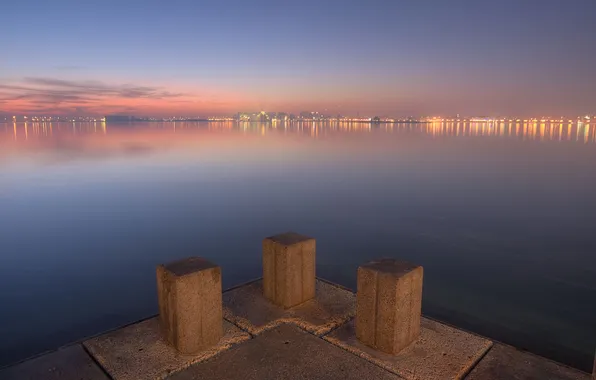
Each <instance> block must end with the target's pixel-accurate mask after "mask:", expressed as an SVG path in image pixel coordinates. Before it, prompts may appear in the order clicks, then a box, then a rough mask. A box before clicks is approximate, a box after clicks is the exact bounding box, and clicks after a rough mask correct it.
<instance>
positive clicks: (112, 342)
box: [83, 317, 250, 380]
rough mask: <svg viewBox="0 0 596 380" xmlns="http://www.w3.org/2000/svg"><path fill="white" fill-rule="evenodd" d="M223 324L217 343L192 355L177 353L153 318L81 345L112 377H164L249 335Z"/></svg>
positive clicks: (117, 379) (118, 379)
mask: <svg viewBox="0 0 596 380" xmlns="http://www.w3.org/2000/svg"><path fill="white" fill-rule="evenodd" d="M223 327H224V336H223V338H222V339H221V340H220V341H219V343H218V344H217V345H215V346H213V347H211V348H209V349H206V350H205V351H202V352H199V353H197V354H192V355H184V354H181V353H179V352H178V351H176V349H175V348H173V347H172V346H170V345H168V344H167V343H166V342H165V341H164V340H163V339H162V338H161V335H160V333H159V321H158V319H157V317H155V318H151V319H148V320H146V321H143V322H139V323H136V324H133V325H130V326H127V327H124V328H121V329H119V330H115V331H112V332H109V333H107V334H104V335H101V336H99V337H96V338H93V339H89V340H87V341H85V342H84V343H83V344H84V345H85V347H86V348H87V350H89V352H90V353H91V354H92V355H93V357H94V358H95V360H97V361H98V362H99V363H100V364H101V366H102V367H103V368H104V369H105V370H106V371H107V372H108V373H109V374H110V376H112V378H113V379H114V380H138V379H164V378H166V377H167V376H169V375H170V374H172V373H175V372H177V371H180V370H182V369H184V368H187V367H188V366H190V365H192V364H194V363H198V362H200V361H202V360H206V359H208V358H210V357H212V356H214V355H217V354H218V353H220V352H222V351H225V350H227V349H229V348H230V347H232V346H233V345H234V344H238V343H240V342H243V341H246V340H248V339H250V335H249V334H247V333H246V332H244V331H242V330H240V329H239V328H237V327H236V326H234V325H232V324H231V323H229V322H227V321H224V323H223Z"/></svg>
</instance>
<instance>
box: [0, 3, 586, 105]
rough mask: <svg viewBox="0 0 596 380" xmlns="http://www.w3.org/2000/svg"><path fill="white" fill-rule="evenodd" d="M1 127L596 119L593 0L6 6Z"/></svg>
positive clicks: (0, 30)
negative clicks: (278, 118) (242, 116)
mask: <svg viewBox="0 0 596 380" xmlns="http://www.w3.org/2000/svg"><path fill="white" fill-rule="evenodd" d="M1 13H2V22H1V23H0V36H1V37H0V52H2V53H1V57H0V114H4V115H12V114H69V115H74V114H80V115H105V114H112V113H121V114H132V115H137V116H145V115H147V116H168V115H185V116H190V115H201V116H209V115H224V114H231V113H235V112H238V111H258V110H266V111H287V112H300V111H302V110H317V111H320V112H327V113H329V114H338V113H340V114H344V115H355V114H357V113H360V114H362V115H364V114H367V115H371V114H375V115H380V116H406V115H438V114H441V115H452V114H456V113H460V114H465V115H511V114H515V115H520V116H524V115H552V116H555V115H556V116H559V115H565V116H567V115H570V116H571V115H576V114H586V113H591V114H594V113H596V70H595V67H596V1H594V0H500V1H481V0H467V1H464V0H451V1H446V0H418V1H406V0H400V1H398V0H394V1H377V0H368V1H355V0H337V1H336V0H304V1H291V0H288V1H246V0H220V1H202V0H192V1H191V0H170V1H152V0H146V1H138V0H126V1H122V0H119V1H113V0H105V1H80V0H54V1H47V0H7V1H4V2H3V3H2V9H1Z"/></svg>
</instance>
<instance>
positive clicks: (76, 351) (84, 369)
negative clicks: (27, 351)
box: [0, 344, 109, 380]
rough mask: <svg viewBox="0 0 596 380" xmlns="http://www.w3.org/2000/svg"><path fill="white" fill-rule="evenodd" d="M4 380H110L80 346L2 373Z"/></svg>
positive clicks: (67, 348)
mask: <svg viewBox="0 0 596 380" xmlns="http://www.w3.org/2000/svg"><path fill="white" fill-rule="evenodd" d="M0 379H2V380H109V378H108V377H107V376H106V375H105V374H104V372H103V371H102V370H101V369H100V368H99V367H98V366H97V364H95V362H94V361H93V360H92V359H91V357H90V356H89V355H88V354H87V353H86V352H85V350H84V349H83V347H82V346H81V345H80V344H76V345H72V346H69V347H65V348H62V349H60V350H58V351H54V352H51V353H49V354H45V355H43V356H39V357H37V358H34V359H31V360H27V361H26V362H23V363H20V364H17V365H15V366H13V367H9V368H6V369H4V370H2V371H0Z"/></svg>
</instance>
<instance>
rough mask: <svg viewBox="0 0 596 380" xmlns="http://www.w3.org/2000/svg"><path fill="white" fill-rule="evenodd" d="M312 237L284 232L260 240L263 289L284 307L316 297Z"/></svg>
mask: <svg viewBox="0 0 596 380" xmlns="http://www.w3.org/2000/svg"><path fill="white" fill-rule="evenodd" d="M315 249H316V248H315V239H313V238H309V237H307V236H303V235H300V234H297V233H295V232H287V233H285V234H280V235H276V236H272V237H268V238H266V239H264V240H263V292H264V294H265V297H267V298H268V299H269V300H270V301H271V302H273V303H274V304H276V305H279V306H281V307H284V308H290V307H292V306H296V305H299V304H301V303H303V302H306V301H308V300H310V299H313V298H314V297H315Z"/></svg>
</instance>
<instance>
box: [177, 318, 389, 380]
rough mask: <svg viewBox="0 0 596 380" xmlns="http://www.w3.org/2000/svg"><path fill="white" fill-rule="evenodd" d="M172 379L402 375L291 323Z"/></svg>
mask: <svg viewBox="0 0 596 380" xmlns="http://www.w3.org/2000/svg"><path fill="white" fill-rule="evenodd" d="M170 379H171V380H198V379H210V380H267V379H276V380H277V379H284V380H294V379H296V380H298V379H300V380H303V379H318V380H337V379H340V380H395V379H399V376H396V375H395V374H392V373H390V372H388V371H386V370H384V369H382V368H380V367H378V366H375V365H374V364H372V363H370V362H367V361H366V360H363V359H361V358H359V357H357V356H355V355H352V354H350V353H349V352H346V351H345V350H342V349H340V348H339V347H335V346H333V345H332V344H330V343H328V342H326V341H324V340H323V339H321V338H318V337H316V336H313V335H311V334H309V333H307V332H305V331H302V330H300V329H298V328H297V327H295V326H292V325H281V326H278V327H276V328H274V329H272V330H269V331H266V332H264V333H263V334H261V335H259V336H258V337H256V338H254V339H251V340H250V341H248V342H245V343H243V344H241V345H238V346H236V347H234V348H232V349H231V350H228V351H226V352H224V353H222V354H220V355H218V356H216V357H214V358H212V359H210V360H207V361H204V362H202V363H199V364H195V365H193V366H191V367H189V368H187V369H186V370H184V371H182V372H178V373H177V374H175V375H173V376H172V377H171V378H170Z"/></svg>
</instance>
